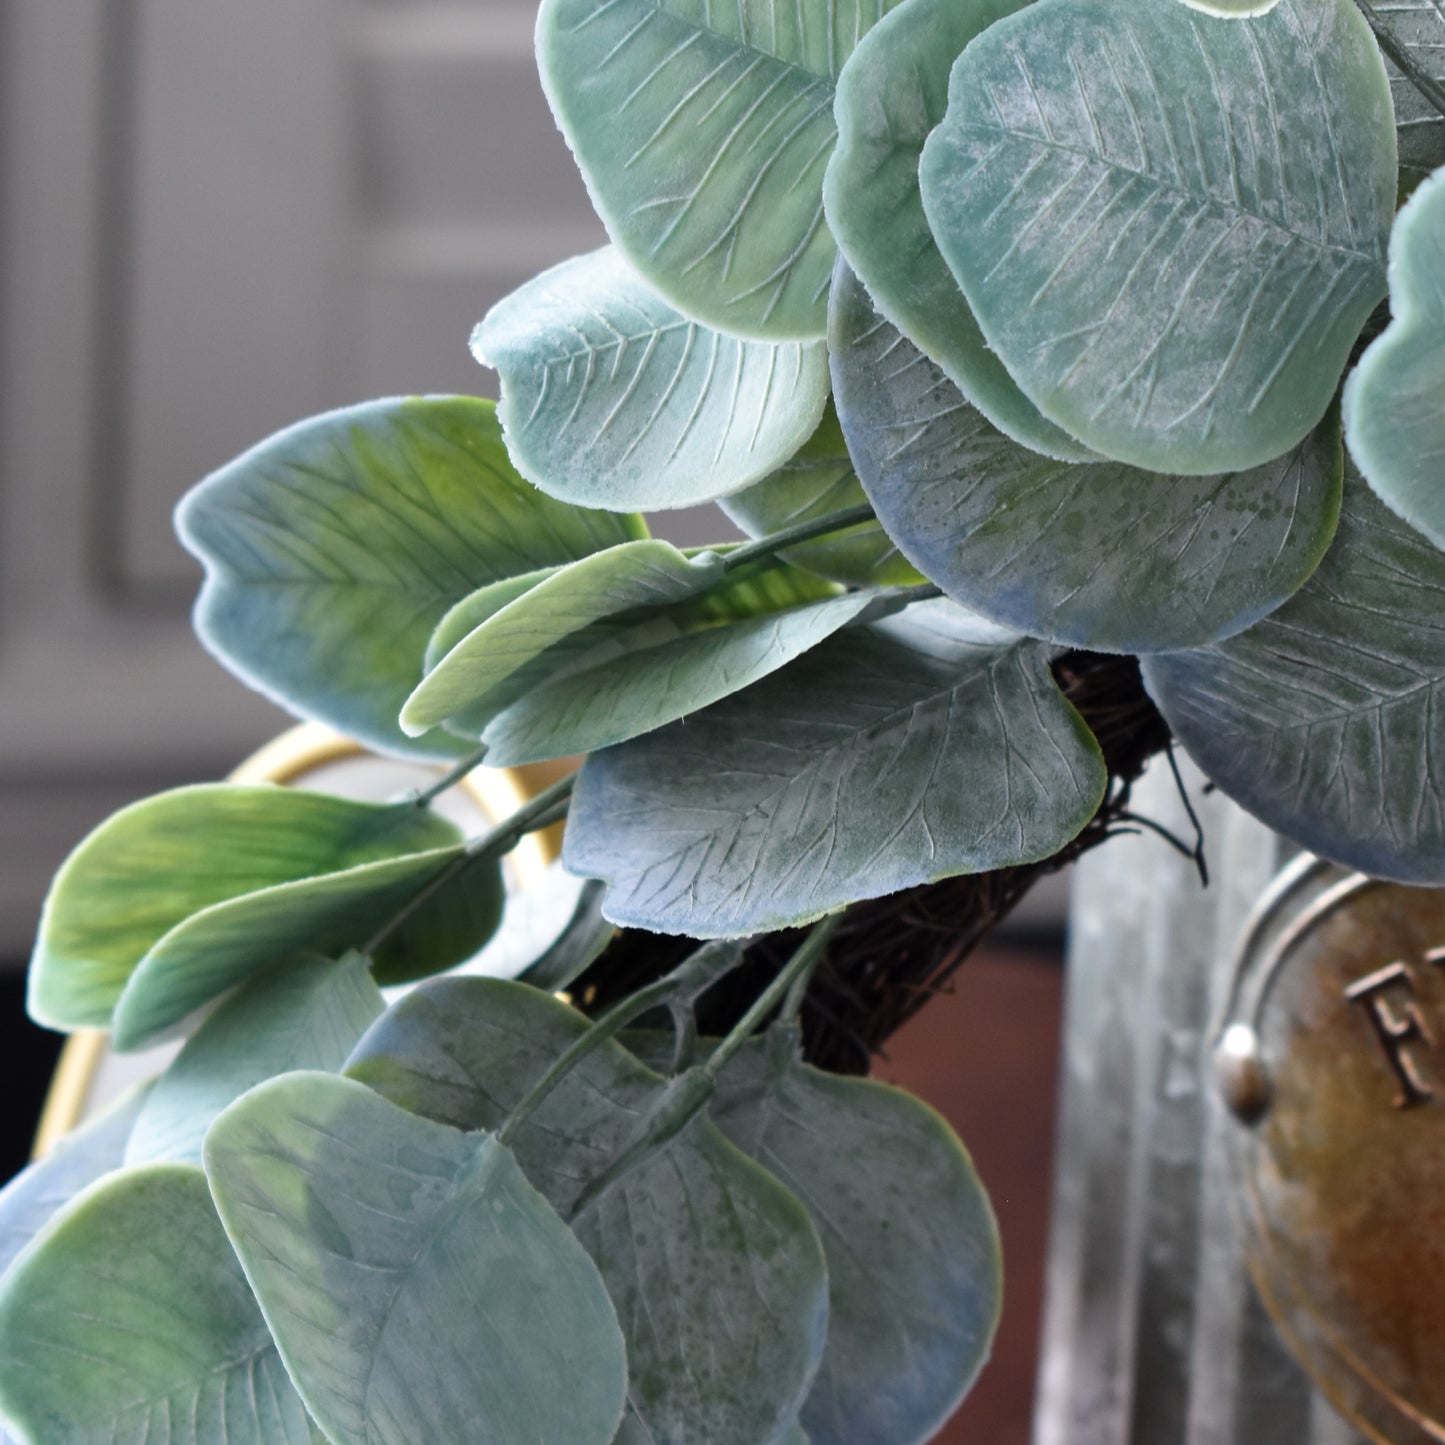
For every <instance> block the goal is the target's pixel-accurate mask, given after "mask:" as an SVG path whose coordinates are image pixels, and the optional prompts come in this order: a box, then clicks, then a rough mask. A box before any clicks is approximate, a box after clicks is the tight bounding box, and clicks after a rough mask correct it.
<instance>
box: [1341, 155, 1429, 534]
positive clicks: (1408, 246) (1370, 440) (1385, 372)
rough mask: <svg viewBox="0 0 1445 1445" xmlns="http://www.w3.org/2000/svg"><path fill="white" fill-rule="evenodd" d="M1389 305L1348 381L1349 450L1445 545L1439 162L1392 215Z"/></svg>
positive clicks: (1399, 506) (1394, 503)
mask: <svg viewBox="0 0 1445 1445" xmlns="http://www.w3.org/2000/svg"><path fill="white" fill-rule="evenodd" d="M1390 306H1391V310H1392V311H1393V312H1394V319H1393V320H1392V321H1391V322H1390V325H1389V326H1388V327H1387V328H1386V330H1385V332H1384V334H1383V335H1382V336H1380V337H1378V338H1377V339H1376V340H1375V342H1374V343H1373V344H1372V345H1371V346H1370V348H1369V350H1368V351H1366V352H1365V354H1364V356H1362V357H1361V358H1360V364H1359V366H1357V367H1356V368H1355V371H1354V372H1353V374H1352V375H1351V376H1350V379H1349V381H1348V382H1346V384H1345V428H1346V436H1347V437H1348V439H1349V444H1350V455H1351V456H1352V457H1353V458H1354V459H1355V461H1356V463H1358V465H1359V468H1360V470H1361V471H1362V472H1363V473H1364V474H1365V478H1366V480H1367V481H1368V482H1369V483H1370V485H1371V486H1372V487H1373V488H1374V489H1375V492H1376V493H1377V494H1378V495H1379V497H1380V498H1381V500H1382V501H1383V502H1384V503H1385V504H1386V506H1388V507H1389V508H1390V510H1391V511H1393V512H1395V513H1397V514H1398V515H1399V516H1401V517H1403V518H1404V519H1405V520H1406V521H1407V522H1409V523H1410V524H1411V525H1412V526H1415V527H1418V528H1419V529H1420V530H1421V531H1422V532H1424V534H1425V535H1426V536H1427V537H1429V538H1430V539H1431V541H1433V542H1434V543H1435V545H1436V546H1437V547H1445V168H1442V169H1441V170H1440V171H1439V172H1437V174H1436V175H1435V176H1434V177H1432V178H1431V179H1430V180H1429V181H1427V182H1426V183H1425V184H1424V185H1422V186H1421V187H1420V188H1419V190H1417V191H1416V192H1415V194H1414V196H1412V197H1411V199H1410V200H1409V202H1408V203H1407V204H1406V206H1405V208H1404V210H1402V211H1401V212H1400V219H1399V220H1398V221H1397V222H1396V224H1395V234H1394V236H1392V237H1391V240H1390Z"/></svg>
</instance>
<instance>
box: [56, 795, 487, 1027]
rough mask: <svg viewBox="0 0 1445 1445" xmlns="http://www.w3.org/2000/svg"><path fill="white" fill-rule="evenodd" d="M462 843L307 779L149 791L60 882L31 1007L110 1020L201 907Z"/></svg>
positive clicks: (436, 827)
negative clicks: (152, 957) (314, 786)
mask: <svg viewBox="0 0 1445 1445" xmlns="http://www.w3.org/2000/svg"><path fill="white" fill-rule="evenodd" d="M459 840H460V834H459V833H458V831H457V829H456V828H455V827H454V826H453V825H452V824H451V823H448V822H446V821H445V820H443V819H441V818H439V817H437V816H436V815H435V814H434V813H430V812H428V811H426V810H424V809H418V808H413V807H410V806H402V807H386V806H378V805H376V804H372V803H357V802H352V801H349V800H346V799H342V798H337V797H332V796H330V795H329V794H325V793H310V792H305V791H303V790H301V789H296V788H275V787H271V786H269V785H266V786H258V787H245V786H238V785H234V784H208V785H203V786H199V787H189V788H175V789H172V790H171V791H170V792H166V793H160V794H158V795H157V796H155V797H152V798H147V799H145V800H143V801H142V802H139V803H135V804H133V805H132V806H130V807H128V808H123V809H122V810H121V811H120V812H119V813H116V814H115V815H114V816H113V817H111V818H109V819H107V820H106V822H104V823H102V824H101V825H100V827H99V828H97V829H96V830H95V831H94V832H93V833H91V834H90V836H89V837H87V838H86V839H85V840H84V842H82V843H81V844H80V846H79V847H78V848H76V850H75V851H74V852H73V853H72V854H71V855H70V857H69V858H68V859H67V860H66V862H65V865H64V866H63V867H62V868H61V870H60V872H59V873H58V874H57V875H56V877H55V880H54V882H53V883H52V884H51V885H50V892H49V894H48V896H47V898H46V900H45V908H44V911H43V913H42V914H41V919H40V935H39V939H38V941H37V943H36V946H35V956H34V958H33V959H32V961H31V965H30V992H29V1007H30V1012H31V1014H32V1016H33V1017H34V1018H36V1019H37V1020H39V1021H40V1022H41V1023H44V1024H47V1025H49V1026H51V1027H54V1028H62V1029H74V1028H87V1027H98V1028H104V1027H105V1026H106V1025H108V1024H109V1023H110V1021H111V1013H112V1011H113V1009H114V1007H115V1004H116V1002H117V1000H118V999H119V998H120V995H121V992H122V990H123V989H124V988H125V986H126V983H127V982H128V980H129V979H130V976H131V974H132V972H133V971H134V970H135V967H136V965H137V964H138V963H139V962H140V961H141V959H142V958H144V957H145V956H146V954H147V953H149V952H150V951H151V950H152V949H153V948H155V946H156V945H157V944H158V943H159V942H160V941H161V939H162V938H163V937H164V936H165V935H166V934H168V933H169V932H170V931H171V930H172V929H174V928H175V927H176V926H177V925H179V924H182V923H184V922H185V921H186V919H188V918H190V917H191V916H192V915H193V914H196V913H199V912H201V911H202V910H204V909H208V908H211V907H214V906H216V905H219V904H223V903H225V902H227V901H228V900H231V899H235V898H239V897H242V896H243V895H245V894H248V893H254V892H256V891H257V890H260V889H267V888H272V887H275V886H277V885H284V884H294V883H297V882H299V881H300V880H303V879H308V878H314V877H317V876H318V875H321V874H326V873H330V872H336V871H340V870H345V869H350V868H354V867H357V866H359V865H363V864H368V863H374V862H378V861H380V860H385V859H390V858H394V857H396V856H398V855H400V854H406V853H416V852H422V851H425V850H429V849H436V848H445V847H447V846H448V845H455V844H456V843H458V842H459Z"/></svg>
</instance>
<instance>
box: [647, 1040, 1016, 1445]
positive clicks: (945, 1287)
mask: <svg viewBox="0 0 1445 1445" xmlns="http://www.w3.org/2000/svg"><path fill="white" fill-rule="evenodd" d="M628 1042H629V1044H630V1045H631V1046H632V1047H635V1048H640V1049H641V1051H642V1056H643V1057H644V1058H646V1059H647V1060H648V1061H649V1062H651V1063H653V1064H654V1065H663V1063H664V1060H665V1059H666V1058H667V1055H668V1053H669V1052H670V1050H671V1040H670V1039H669V1038H667V1037H666V1036H665V1035H641V1036H638V1037H636V1038H631V1039H629V1040H628ZM664 1066H665V1065H664ZM711 1115H712V1119H713V1121H714V1122H715V1123H716V1124H717V1126H718V1128H720V1129H721V1130H722V1131H723V1133H724V1134H726V1135H727V1136H728V1138H729V1139H731V1140H732V1141H733V1143H734V1144H736V1145H737V1146H738V1148H740V1149H741V1150H742V1151H743V1152H744V1153H745V1154H748V1155H749V1156H751V1157H752V1158H754V1159H756V1160H757V1161H758V1162H759V1163H760V1164H762V1165H763V1166H764V1167H765V1168H766V1169H767V1170H768V1171H769V1172H770V1173H772V1174H773V1175H775V1176H776V1178H777V1179H778V1180H779V1182H781V1183H782V1184H785V1185H786V1186H787V1187H788V1188H789V1189H790V1190H792V1192H793V1193H794V1194H795V1195H796V1196H797V1197H798V1199H799V1200H800V1201H801V1202H802V1204H803V1206H804V1207H805V1208H806V1209H807V1210H808V1213H809V1214H810V1215H811V1216H812V1219H813V1223H814V1224H815V1225H816V1226H817V1229H818V1235H819V1237H820V1238H821V1239H822V1241H823V1250H824V1253H825V1254H826V1255H827V1259H828V1345H827V1349H826V1350H825V1351H824V1354H823V1364H822V1367H821V1368H820V1369H819V1371H818V1379H817V1381H816V1383H815V1384H814V1386H813V1390H812V1393H811V1394H810V1395H809V1396H808V1400H807V1403H806V1404H805V1405H804V1406H803V1412H802V1417H801V1421H802V1424H803V1425H804V1426H805V1427H806V1428H807V1432H808V1438H809V1439H811V1440H812V1441H813V1445H921V1442H923V1441H925V1440H929V1439H931V1438H932V1437H933V1434H934V1432H935V1431H936V1430H937V1429H938V1428H939V1426H941V1425H942V1423H943V1422H944V1420H946V1419H947V1418H948V1416H949V1415H950V1414H952V1412H953V1410H954V1408H955V1407H956V1406H957V1405H958V1402H959V1401H960V1400H961V1399H962V1398H963V1396H964V1395H965V1394H966V1393H967V1392H968V1390H969V1388H970V1387H971V1386H972V1385H973V1383H974V1381H975V1380H976V1379H977V1377H978V1373H979V1371H980V1369H982V1367H983V1364H984V1362H985V1360H986V1359H987V1358H988V1353H989V1349H990V1346H991V1345H992V1342H993V1335H994V1330H995V1328H996V1326H997V1324H998V1317H999V1310H1000V1307H1001V1305H1002V1301H1003V1280H1002V1258H1001V1254H1000V1245H999V1237H998V1226H997V1224H996V1223H995V1222H994V1217H993V1211H992V1210H991V1209H990V1207H989V1202H988V1196H987V1194H986V1193H985V1191H984V1187H983V1183H982V1181H981V1180H980V1179H979V1177H978V1175H977V1173H976V1172H975V1171H974V1168H973V1164H972V1161H971V1160H970V1159H969V1157H968V1154H967V1152H966V1151H965V1150H964V1148H963V1146H962V1145H961V1144H960V1143H959V1141H958V1138H957V1136H956V1135H955V1134H954V1132H953V1130H952V1129H950V1128H949V1126H948V1124H947V1123H946V1122H945V1121H944V1120H943V1119H942V1118H941V1117H940V1116H939V1115H938V1114H936V1113H935V1112H934V1111H933V1110H932V1109H930V1108H929V1107H928V1106H927V1105H926V1104H924V1103H922V1102H921V1101H920V1100H918V1099H915V1098H913V1097H912V1096H911V1095H909V1094H906V1093H904V1092H903V1091H902V1090H901V1089H895V1088H892V1087H890V1086H889V1085H886V1084H880V1083H874V1082H871V1081H869V1080H865V1079H845V1078H839V1077H838V1076H836V1075H834V1074H827V1073H823V1072H822V1071H821V1070H819V1069H813V1068H809V1067H807V1066H806V1065H805V1064H804V1063H803V1062H802V1059H801V1057H800V1056H799V1053H798V1047H797V1031H796V1030H795V1029H786V1028H775V1029H774V1030H773V1031H772V1032H771V1033H770V1034H769V1035H768V1036H767V1037H766V1038H765V1039H761V1040H757V1041H754V1042H753V1043H750V1044H748V1045H746V1046H745V1047H744V1048H743V1049H741V1050H740V1051H739V1052H738V1053H737V1054H736V1055H735V1056H734V1058H733V1059H732V1060H730V1061H729V1063H728V1066H727V1068H726V1069H724V1071H723V1073H722V1077H721V1078H720V1079H719V1081H718V1091H717V1094H716V1095H715V1096H714V1099H713V1104H712V1109H711Z"/></svg>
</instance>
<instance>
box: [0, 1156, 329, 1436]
mask: <svg viewBox="0 0 1445 1445" xmlns="http://www.w3.org/2000/svg"><path fill="white" fill-rule="evenodd" d="M0 1409H3V1410H4V1411H5V1413H6V1414H7V1415H8V1416H10V1417H11V1418H12V1419H13V1420H14V1422H15V1424H16V1425H17V1426H19V1428H20V1429H21V1430H22V1431H23V1432H24V1433H25V1434H26V1436H27V1438H28V1439H29V1440H30V1441H31V1442H32V1445H62V1442H63V1445H111V1442H115V1445H120V1442H125V1445H133V1442H144V1441H148V1440H165V1441H169V1442H170V1445H217V1442H218V1441H225V1442H229V1445H311V1442H314V1441H316V1440H317V1439H318V1436H317V1435H316V1434H315V1433H313V1427H312V1425H311V1422H310V1420H309V1419H308V1418H307V1415H306V1411H305V1410H304V1409H303V1408H302V1405H301V1401H300V1400H299V1399H298V1398H297V1395H296V1392H295V1391H294V1390H293V1389H292V1387H291V1382H290V1380H288V1379H287V1377H286V1371H285V1369H284V1368H283V1367H282V1364H281V1360H280V1357H279V1356H278V1355H277V1353H276V1348H275V1346H274V1345H273V1344H272V1342H271V1335H270V1333H269V1331H268V1330H267V1328H266V1322H265V1320H263V1319H262V1317H261V1312H260V1310H259V1309H257V1307H256V1301H255V1300H254V1299H253V1298H252V1296H251V1291H250V1290H249V1289H248V1288H247V1285H246V1280H245V1277H244V1276H243V1275H242V1273H241V1266H240V1265H239V1264H238V1263H237V1261H236V1256H235V1254H234V1253H233V1252H232V1250H231V1246H230V1244H229V1243H228V1242H227V1240H226V1235H225V1231H224V1230H223V1229H222V1228H221V1222H220V1220H219V1219H217V1218H216V1211H215V1209H214V1207H213V1206H212V1204H211V1196H210V1193H209V1191H208V1190H207V1188H206V1179H205V1175H203V1174H202V1173H201V1171H200V1170H199V1169H195V1168H192V1167H190V1166H188V1165H181V1164H156V1165H151V1166H149V1167H147V1168H145V1169H131V1170H126V1171H125V1172H123V1173H120V1174H115V1175H112V1176H111V1177H110V1178H108V1179H105V1180H102V1181H101V1182H100V1183H98V1184H96V1185H94V1186H93V1187H92V1188H90V1189H88V1190H87V1191H86V1192H85V1193H84V1194H82V1195H80V1196H79V1197H78V1198H77V1199H76V1200H75V1201H74V1202H73V1203H72V1204H71V1205H70V1206H69V1207H68V1208H67V1209H66V1210H65V1211H64V1212H63V1213H62V1214H61V1215H60V1216H59V1217H58V1218H56V1219H55V1220H54V1221H53V1222H52V1223H51V1224H50V1225H49V1227H48V1228H47V1229H46V1230H45V1231H44V1233H43V1234H42V1235H41V1236H40V1238H39V1239H38V1240H37V1241H36V1242H35V1245H34V1246H33V1247H32V1248H31V1249H30V1250H29V1251H28V1252H27V1253H26V1254H25V1255H23V1256H22V1257H21V1259H20V1260H19V1261H18V1262H17V1263H16V1264H15V1266H14V1268H13V1269H12V1270H11V1271H10V1273H9V1274H7V1275H6V1276H5V1279H4V1282H3V1284H0Z"/></svg>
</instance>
